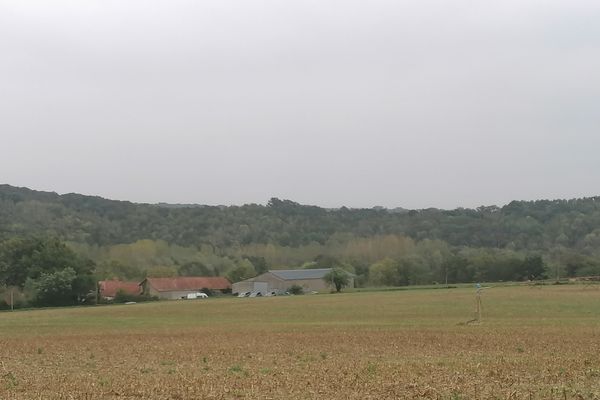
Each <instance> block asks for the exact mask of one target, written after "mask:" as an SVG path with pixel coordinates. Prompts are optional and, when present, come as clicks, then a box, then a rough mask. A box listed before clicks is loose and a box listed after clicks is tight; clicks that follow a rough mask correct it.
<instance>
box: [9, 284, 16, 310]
mask: <svg viewBox="0 0 600 400" xmlns="http://www.w3.org/2000/svg"><path fill="white" fill-rule="evenodd" d="M13 291H14V289H10V311H15V296H14V293H13Z"/></svg>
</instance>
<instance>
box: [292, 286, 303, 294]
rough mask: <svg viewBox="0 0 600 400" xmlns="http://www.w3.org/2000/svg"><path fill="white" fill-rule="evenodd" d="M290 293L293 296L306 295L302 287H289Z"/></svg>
mask: <svg viewBox="0 0 600 400" xmlns="http://www.w3.org/2000/svg"><path fill="white" fill-rule="evenodd" d="M288 292H290V293H291V294H304V289H302V286H300V285H292V286H290V287H289V289H288Z"/></svg>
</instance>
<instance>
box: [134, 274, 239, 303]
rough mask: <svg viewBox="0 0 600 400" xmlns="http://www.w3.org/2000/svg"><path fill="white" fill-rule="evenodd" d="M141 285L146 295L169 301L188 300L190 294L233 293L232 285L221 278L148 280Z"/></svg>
mask: <svg viewBox="0 0 600 400" xmlns="http://www.w3.org/2000/svg"><path fill="white" fill-rule="evenodd" d="M140 285H141V286H142V292H143V294H144V295H149V296H156V297H158V298H160V299H169V300H176V299H187V297H188V294H192V293H198V292H202V291H207V290H209V291H211V292H215V291H218V292H222V293H227V292H229V291H231V283H230V282H229V281H228V280H227V278H224V277H221V276H211V277H183V276H182V277H177V278H146V279H144V280H143V281H142V283H141V284H140Z"/></svg>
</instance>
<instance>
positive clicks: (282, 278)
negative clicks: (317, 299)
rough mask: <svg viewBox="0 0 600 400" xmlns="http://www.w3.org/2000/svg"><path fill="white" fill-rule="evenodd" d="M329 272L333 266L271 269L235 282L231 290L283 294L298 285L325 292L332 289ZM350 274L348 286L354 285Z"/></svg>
mask: <svg viewBox="0 0 600 400" xmlns="http://www.w3.org/2000/svg"><path fill="white" fill-rule="evenodd" d="M329 272H331V268H320V269H282V270H271V271H268V272H265V273H264V274H261V275H258V276H256V277H254V278H250V279H246V280H244V281H241V282H236V283H234V284H233V285H232V289H231V291H232V293H234V294H236V293H244V292H259V293H261V294H262V295H265V294H269V293H275V294H282V293H285V292H287V291H289V289H290V288H291V287H292V286H294V285H297V286H300V287H302V290H303V291H304V292H305V293H310V292H321V293H323V292H328V291H330V290H331V289H332V285H331V283H330V282H326V281H325V280H324V279H323V278H324V277H325V276H326V275H327V274H328V273H329ZM349 275H350V284H349V285H348V286H349V287H354V276H352V275H351V274H349Z"/></svg>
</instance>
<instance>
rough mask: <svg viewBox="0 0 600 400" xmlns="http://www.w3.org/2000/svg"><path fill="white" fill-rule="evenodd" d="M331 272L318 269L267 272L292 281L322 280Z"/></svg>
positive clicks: (326, 269)
mask: <svg viewBox="0 0 600 400" xmlns="http://www.w3.org/2000/svg"><path fill="white" fill-rule="evenodd" d="M330 271H331V268H320V269H276V270H271V271H269V272H270V273H272V274H273V275H275V276H276V277H278V278H279V279H283V280H285V281H293V280H300V279H323V277H324V276H325V275H327V274H328V273H329V272H330Z"/></svg>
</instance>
